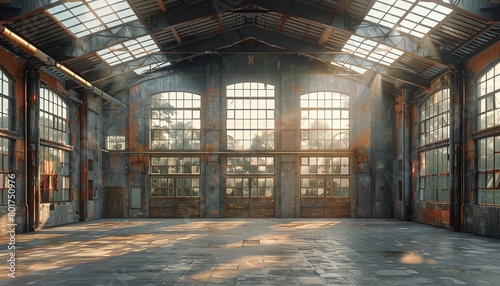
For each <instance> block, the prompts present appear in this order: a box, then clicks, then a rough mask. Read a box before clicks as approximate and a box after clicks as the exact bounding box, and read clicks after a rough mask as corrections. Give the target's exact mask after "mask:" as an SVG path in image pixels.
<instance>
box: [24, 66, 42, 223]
mask: <svg viewBox="0 0 500 286" xmlns="http://www.w3.org/2000/svg"><path fill="white" fill-rule="evenodd" d="M25 100H26V107H25V112H26V119H27V122H26V126H27V128H26V132H27V134H26V141H27V144H26V147H27V148H26V149H27V150H26V156H27V158H28V164H27V166H26V171H27V174H26V177H27V178H28V180H27V186H26V190H27V197H28V211H29V214H28V222H29V231H37V230H39V228H40V168H39V150H40V74H39V72H38V70H32V69H30V70H28V71H27V72H26V98H25Z"/></svg>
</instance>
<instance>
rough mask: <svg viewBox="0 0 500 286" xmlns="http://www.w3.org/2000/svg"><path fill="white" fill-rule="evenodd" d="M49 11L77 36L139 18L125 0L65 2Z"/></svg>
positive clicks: (55, 0) (54, 0)
mask: <svg viewBox="0 0 500 286" xmlns="http://www.w3.org/2000/svg"><path fill="white" fill-rule="evenodd" d="M55 2H57V0H52V3H55ZM47 11H48V12H49V13H50V14H51V15H52V16H53V17H54V18H56V19H57V20H58V22H59V23H60V24H61V25H63V26H64V27H65V28H67V29H68V30H69V31H70V32H72V33H73V34H74V35H75V36H76V37H77V38H80V37H83V36H86V35H90V34H93V33H96V32H98V31H101V30H104V29H108V28H112V27H115V26H118V25H121V24H124V23H127V22H131V21H134V20H137V19H138V18H137V16H136V15H135V13H134V11H133V10H132V8H130V5H129V4H128V2H127V1H124V0H82V1H77V2H65V3H62V4H60V5H57V6H55V7H53V8H50V9H48V10H47Z"/></svg>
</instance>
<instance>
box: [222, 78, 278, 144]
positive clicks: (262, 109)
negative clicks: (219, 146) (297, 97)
mask: <svg viewBox="0 0 500 286" xmlns="http://www.w3.org/2000/svg"><path fill="white" fill-rule="evenodd" d="M226 91H227V93H226V96H227V120H226V124H227V125H226V127H227V148H228V149H245V150H248V149H253V150H269V149H274V129H275V127H274V108H275V102H274V101H275V98H274V97H275V95H274V86H273V85H270V84H264V83H257V82H245V83H237V84H232V85H228V86H227V90H226Z"/></svg>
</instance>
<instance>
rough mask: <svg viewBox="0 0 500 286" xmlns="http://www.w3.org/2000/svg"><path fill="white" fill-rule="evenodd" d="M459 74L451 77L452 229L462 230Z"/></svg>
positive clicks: (460, 78) (461, 132)
mask: <svg viewBox="0 0 500 286" xmlns="http://www.w3.org/2000/svg"><path fill="white" fill-rule="evenodd" d="M463 80H464V79H463V78H462V77H461V76H459V75H458V73H457V74H452V76H451V79H450V125H449V126H450V141H449V142H450V152H449V153H450V158H449V162H450V222H449V223H450V229H452V230H455V231H460V230H461V211H462V210H461V205H462V188H463V187H464V186H462V172H463V170H462V160H463V158H462V148H463V139H462V138H463V135H462V134H463V124H462V117H463V116H464V114H462V106H463V102H462V101H463V100H462V99H463V98H462V93H463V90H462V81H463Z"/></svg>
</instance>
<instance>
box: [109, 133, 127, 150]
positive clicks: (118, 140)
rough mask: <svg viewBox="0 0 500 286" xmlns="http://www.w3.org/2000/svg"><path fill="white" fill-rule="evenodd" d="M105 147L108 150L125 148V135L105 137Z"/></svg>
mask: <svg viewBox="0 0 500 286" xmlns="http://www.w3.org/2000/svg"><path fill="white" fill-rule="evenodd" d="M106 148H107V149H108V150H125V136H108V137H106Z"/></svg>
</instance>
